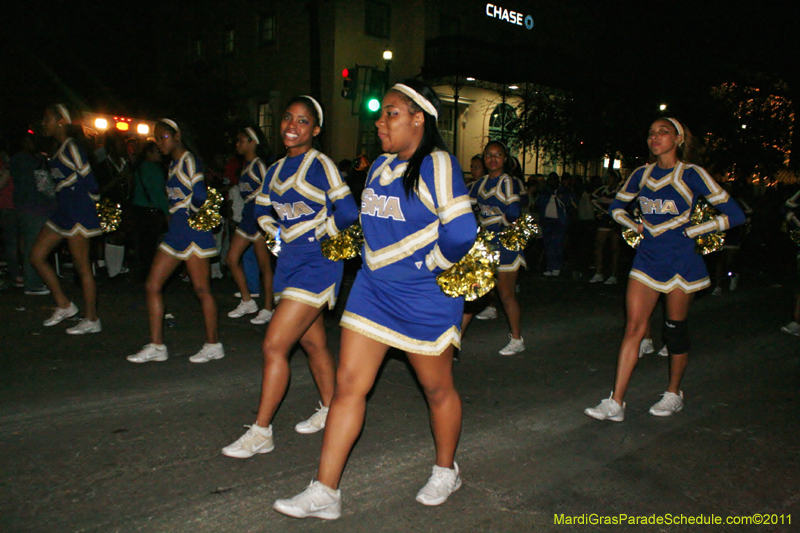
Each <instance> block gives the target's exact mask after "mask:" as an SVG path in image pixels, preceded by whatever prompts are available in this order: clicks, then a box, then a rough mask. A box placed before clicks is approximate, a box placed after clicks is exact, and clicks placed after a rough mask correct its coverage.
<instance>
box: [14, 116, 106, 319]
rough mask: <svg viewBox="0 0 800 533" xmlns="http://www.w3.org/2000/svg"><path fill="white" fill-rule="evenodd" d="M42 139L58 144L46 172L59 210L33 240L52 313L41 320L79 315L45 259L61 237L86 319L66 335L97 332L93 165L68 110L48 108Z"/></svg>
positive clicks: (33, 259)
mask: <svg viewBox="0 0 800 533" xmlns="http://www.w3.org/2000/svg"><path fill="white" fill-rule="evenodd" d="M42 128H43V129H44V135H45V136H47V137H52V138H53V139H55V140H56V141H58V144H59V148H58V150H56V152H55V155H54V156H53V157H52V158H51V159H50V160H49V163H50V174H51V176H52V177H53V181H54V183H55V189H56V202H57V208H56V212H55V214H54V215H53V216H52V217H50V219H49V220H48V221H47V223H46V224H45V226H44V227H43V228H42V229H41V231H40V232H39V235H38V236H37V237H36V241H35V242H34V243H33V247H32V248H31V257H30V259H31V264H32V265H33V268H35V269H36V272H37V273H38V274H39V276H40V277H41V278H42V280H43V281H44V283H45V285H47V288H48V289H49V290H50V292H51V293H52V294H53V298H54V299H55V301H56V310H55V312H54V313H53V314H52V315H51V316H50V318H48V319H47V320H45V321H44V325H45V326H55V325H56V324H58V323H60V322H61V321H63V320H64V319H67V318H70V317H73V316H75V315H76V314H78V307H77V306H76V305H75V304H74V303H72V302H71V301H70V300H69V299H68V298H67V297H66V295H65V294H64V291H63V290H62V288H61V283H60V282H59V280H58V275H57V274H56V271H55V270H54V269H53V267H52V266H51V265H50V263H49V262H48V261H47V257H48V256H49V255H50V253H51V252H52V251H53V250H55V248H56V246H58V245H59V244H60V243H61V241H62V240H63V239H67V246H68V247H69V253H70V255H71V256H72V263H73V265H75V270H76V271H77V273H78V276H79V277H80V280H81V289H82V291H83V303H84V305H85V306H86V315H85V316H84V318H83V319H82V320H81V321H80V322H78V324H77V325H75V326H73V327H71V328H68V329H67V333H69V334H70V335H83V334H85V333H99V332H100V331H102V329H103V327H102V325H101V323H100V319H99V318H98V317H97V285H96V283H95V280H94V274H93V273H92V264H91V260H90V259H89V245H90V242H91V241H90V239H91V238H92V237H97V236H99V235H101V234H102V233H103V232H102V230H101V229H100V219H99V218H98V216H97V207H96V203H97V201H98V200H99V199H100V197H99V195H98V190H99V189H98V186H97V181H95V178H94V174H93V173H92V167H91V166H90V165H89V161H88V159H87V155H86V150H84V147H83V146H81V144H80V142H81V141H83V140H84V137H83V132H82V130H81V129H80V128H79V127H77V126H73V125H72V119H71V117H70V114H69V111H68V110H67V108H66V107H65V106H64V105H63V104H57V105H55V106H53V107H49V108H47V109H46V110H45V112H44V119H43V120H42Z"/></svg>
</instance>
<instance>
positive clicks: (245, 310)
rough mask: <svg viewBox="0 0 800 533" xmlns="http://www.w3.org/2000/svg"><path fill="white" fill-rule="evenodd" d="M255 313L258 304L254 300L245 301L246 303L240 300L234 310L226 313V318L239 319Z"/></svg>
mask: <svg viewBox="0 0 800 533" xmlns="http://www.w3.org/2000/svg"><path fill="white" fill-rule="evenodd" d="M257 312H258V304H257V303H256V301H255V300H247V301H246V302H245V301H244V300H242V301H241V302H239V305H237V306H236V309H234V310H233V311H231V312H230V313H228V316H229V317H231V318H240V317H243V316H244V315H251V314H253V313H257Z"/></svg>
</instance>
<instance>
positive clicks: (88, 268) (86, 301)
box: [67, 235, 97, 321]
mask: <svg viewBox="0 0 800 533" xmlns="http://www.w3.org/2000/svg"><path fill="white" fill-rule="evenodd" d="M90 244H91V240H89V239H87V238H86V237H84V236H83V235H73V236H72V237H68V238H67V246H68V247H69V253H70V255H71V256H72V264H73V265H75V271H76V272H77V273H78V276H79V277H80V279H81V290H82V291H83V305H84V306H85V312H84V317H85V318H87V319H89V320H92V321H94V320H97V283H95V281H94V274H92V262H91V260H90V259H89V246H90Z"/></svg>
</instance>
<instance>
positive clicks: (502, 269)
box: [497, 254, 528, 272]
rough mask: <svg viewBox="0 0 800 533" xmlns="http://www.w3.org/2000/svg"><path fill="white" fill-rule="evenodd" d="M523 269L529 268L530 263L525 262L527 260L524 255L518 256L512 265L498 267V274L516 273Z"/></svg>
mask: <svg viewBox="0 0 800 533" xmlns="http://www.w3.org/2000/svg"><path fill="white" fill-rule="evenodd" d="M521 267H525V268H528V262H527V261H525V258H524V257H523V256H522V254H518V255H517V257H516V259H514V262H513V263H511V264H510V265H500V266H498V267H497V271H498V272H516V271H517V270H519V269H520V268H521Z"/></svg>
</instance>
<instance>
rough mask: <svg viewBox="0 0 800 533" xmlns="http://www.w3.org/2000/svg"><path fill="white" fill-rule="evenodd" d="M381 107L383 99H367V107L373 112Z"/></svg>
mask: <svg viewBox="0 0 800 533" xmlns="http://www.w3.org/2000/svg"><path fill="white" fill-rule="evenodd" d="M380 108H381V101H380V100H378V99H377V98H370V99H369V100H367V109H369V110H370V111H372V112H373V113H374V112H375V111H377V110H379V109H380Z"/></svg>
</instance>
